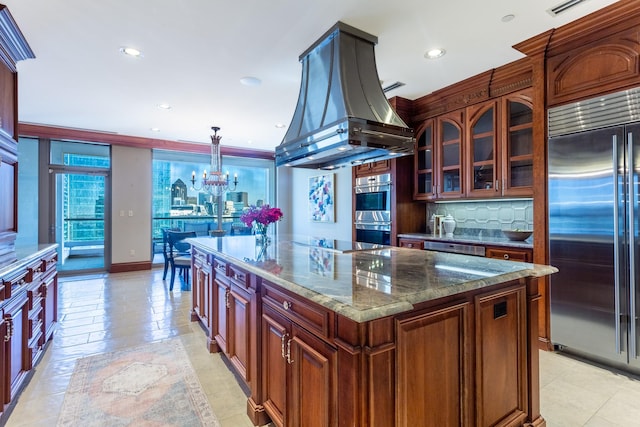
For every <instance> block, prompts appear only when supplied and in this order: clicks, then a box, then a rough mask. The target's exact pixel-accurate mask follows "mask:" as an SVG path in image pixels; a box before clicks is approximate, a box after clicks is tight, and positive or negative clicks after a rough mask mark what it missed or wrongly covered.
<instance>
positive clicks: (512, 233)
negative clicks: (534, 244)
mask: <svg viewBox="0 0 640 427" xmlns="http://www.w3.org/2000/svg"><path fill="white" fill-rule="evenodd" d="M502 232H503V233H504V235H505V236H507V238H508V239H509V240H514V241H516V242H521V241H523V240H527V239H528V238H529V236H531V234H532V233H533V231H522V230H502Z"/></svg>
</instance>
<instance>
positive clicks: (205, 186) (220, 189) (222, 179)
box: [191, 126, 238, 196]
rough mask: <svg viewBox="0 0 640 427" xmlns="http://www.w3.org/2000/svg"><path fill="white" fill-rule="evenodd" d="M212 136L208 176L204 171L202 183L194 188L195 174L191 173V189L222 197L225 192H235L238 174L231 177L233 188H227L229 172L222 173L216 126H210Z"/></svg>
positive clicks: (217, 128) (219, 137)
mask: <svg viewBox="0 0 640 427" xmlns="http://www.w3.org/2000/svg"><path fill="white" fill-rule="evenodd" d="M211 129H212V130H213V135H211V168H210V169H209V174H208V175H207V171H206V170H205V171H204V174H203V175H202V182H201V183H200V185H199V186H198V187H196V172H195V171H193V172H192V173H191V187H192V188H193V189H194V190H196V191H206V192H207V193H209V194H211V195H212V196H222V195H223V194H224V193H225V191H227V190H231V191H235V189H236V187H237V186H238V174H234V175H233V188H231V189H230V188H229V172H227V173H226V174H223V173H222V160H221V156H220V139H221V138H222V137H221V136H218V131H219V130H220V128H219V127H218V126H212V127H211Z"/></svg>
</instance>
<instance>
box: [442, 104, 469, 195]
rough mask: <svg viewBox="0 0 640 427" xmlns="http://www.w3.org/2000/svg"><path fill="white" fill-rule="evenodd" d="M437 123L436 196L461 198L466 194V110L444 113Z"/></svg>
mask: <svg viewBox="0 0 640 427" xmlns="http://www.w3.org/2000/svg"><path fill="white" fill-rule="evenodd" d="M436 123H437V127H436V145H435V150H436V177H437V178H436V197H437V198H439V199H448V198H460V197H462V196H463V195H464V187H463V178H464V175H463V163H462V162H463V145H464V131H463V129H464V110H458V111H454V112H452V113H448V114H445V115H442V116H440V117H438V118H437V119H436Z"/></svg>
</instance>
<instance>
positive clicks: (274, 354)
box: [261, 305, 291, 427]
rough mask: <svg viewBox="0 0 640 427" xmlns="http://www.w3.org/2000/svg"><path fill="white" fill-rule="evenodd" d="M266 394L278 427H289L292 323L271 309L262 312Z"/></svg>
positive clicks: (263, 386)
mask: <svg viewBox="0 0 640 427" xmlns="http://www.w3.org/2000/svg"><path fill="white" fill-rule="evenodd" d="M261 324H262V354H261V359H262V394H263V396H264V402H263V406H264V408H265V411H266V412H267V414H269V416H270V417H271V421H273V423H274V424H275V425H276V426H278V427H282V426H284V425H285V422H286V419H285V409H286V407H287V376H288V372H289V370H288V364H287V361H286V359H285V357H286V344H287V342H288V340H289V339H290V338H291V333H290V332H291V322H289V321H288V320H287V319H286V318H285V317H283V316H281V315H280V314H279V313H278V312H276V311H275V310H273V309H272V308H271V307H269V306H267V305H264V306H263V309H262V322H261Z"/></svg>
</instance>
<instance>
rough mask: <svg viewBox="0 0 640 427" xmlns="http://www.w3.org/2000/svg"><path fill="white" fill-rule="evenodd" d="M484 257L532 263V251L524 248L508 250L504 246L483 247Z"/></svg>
mask: <svg viewBox="0 0 640 427" xmlns="http://www.w3.org/2000/svg"><path fill="white" fill-rule="evenodd" d="M484 256H485V257H487V258H496V259H506V260H510V261H520V262H532V261H533V251H532V250H531V249H526V248H509V247H505V246H487V247H485V255H484Z"/></svg>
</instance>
